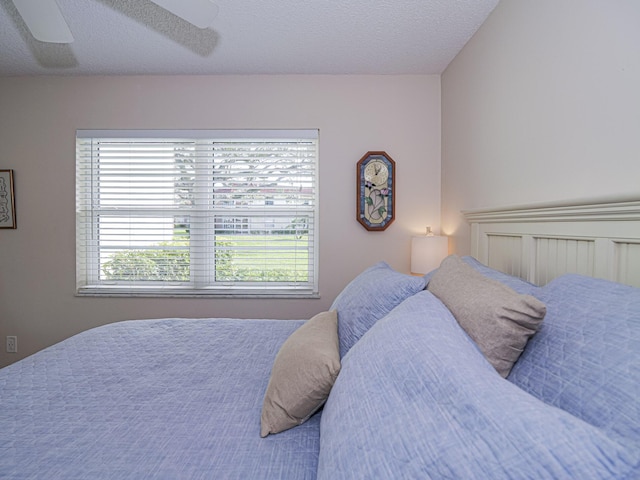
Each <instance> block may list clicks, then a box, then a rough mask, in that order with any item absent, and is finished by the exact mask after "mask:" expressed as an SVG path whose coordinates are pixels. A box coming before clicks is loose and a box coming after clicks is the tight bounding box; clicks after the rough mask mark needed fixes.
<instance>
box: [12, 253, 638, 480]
mask: <svg viewBox="0 0 640 480" xmlns="http://www.w3.org/2000/svg"><path fill="white" fill-rule="evenodd" d="M468 263H471V264H472V265H473V266H474V267H475V268H476V269H478V270H479V271H481V273H483V274H484V275H486V276H490V277H492V278H494V279H497V280H499V281H502V282H504V283H506V284H507V285H509V286H510V287H511V288H513V289H515V290H517V291H519V292H522V293H527V294H530V295H534V296H536V297H538V298H539V299H540V300H542V301H543V302H545V304H546V307H547V315H546V317H545V319H544V323H543V326H542V328H541V329H540V331H539V332H538V333H537V334H536V336H534V337H533V339H532V340H530V341H529V344H528V345H527V347H526V348H525V351H524V353H523V354H522V356H521V357H520V359H519V360H518V362H517V363H516V364H515V366H514V368H513V369H512V371H511V374H510V376H509V377H508V378H507V379H504V378H502V377H501V376H500V375H499V374H498V373H497V372H496V370H495V369H494V368H493V367H492V366H491V364H490V363H489V362H488V361H487V360H486V359H485V358H484V356H483V355H482V353H481V351H480V350H479V349H478V347H477V346H476V345H475V343H474V342H473V341H472V340H471V339H470V337H469V336H467V334H466V333H465V332H464V330H462V329H461V328H460V326H459V324H458V323H457V322H456V320H455V318H454V317H453V315H452V314H451V312H450V311H449V310H448V309H447V308H446V307H445V306H444V304H443V303H442V302H440V300H438V298H436V297H435V296H434V295H432V294H431V292H429V291H419V292H418V293H415V291H411V292H409V291H406V292H404V295H406V298H402V299H401V298H397V297H398V296H397V295H396V293H397V292H391V293H392V295H387V298H390V297H393V302H394V303H393V305H392V304H388V305H387V304H385V305H384V308H377V310H376V309H372V308H371V307H372V305H374V306H377V307H379V306H380V305H379V304H380V303H384V302H382V299H383V298H384V295H383V294H384V290H385V289H387V288H388V286H389V285H390V282H389V281H386V280H385V276H387V275H390V276H391V278H394V279H395V280H398V274H397V273H395V272H390V271H388V270H389V269H388V268H386V267H385V268H377V269H375V270H374V273H375V275H374V276H373V277H372V278H373V280H372V281H370V282H367V279H366V276H365V278H364V279H363V278H360V279H359V280H358V282H357V286H358V288H351V289H347V290H346V293H344V295H342V296H341V297H340V298H341V299H342V303H340V302H337V307H336V308H337V309H338V314H339V317H340V313H341V310H340V309H342V319H343V320H344V319H345V318H347V314H348V313H351V314H354V313H355V314H354V315H352V320H353V321H356V322H363V323H362V324H358V325H357V326H358V327H362V328H359V329H358V330H357V331H358V338H355V337H354V338H353V342H352V343H353V345H350V348H349V349H348V350H346V353H345V355H344V357H343V358H342V369H341V371H340V374H339V375H338V378H337V380H336V383H335V385H334V386H333V389H332V391H331V394H330V395H329V398H328V400H327V403H326V404H325V406H324V410H323V411H322V412H321V414H320V413H318V414H316V415H314V416H312V417H311V419H310V420H309V421H308V422H306V423H304V424H302V425H300V426H297V427H294V428H292V429H290V430H287V431H284V432H282V433H279V434H276V435H269V436H268V437H267V438H260V412H261V408H262V401H263V396H264V392H265V390H266V386H267V383H268V381H269V376H270V371H271V367H272V364H273V360H274V358H275V356H276V354H277V352H278V350H279V348H280V346H281V345H282V344H283V343H284V341H285V340H286V339H287V338H288V337H289V335H290V334H291V333H292V332H293V331H294V330H295V329H297V328H298V327H299V326H300V325H302V323H303V322H302V321H282V320H231V319H206V320H184V319H164V320H143V321H129V322H121V323H115V324H111V325H107V326H104V327H99V328H97V329H93V330H90V331H87V332H85V333H82V334H79V335H76V336H75V337H72V338H71V339H69V340H66V341H64V342H62V343H60V344H58V345H55V346H53V347H50V348H48V349H46V350H44V351H42V352H40V353H37V354H35V355H33V356H31V357H29V358H27V359H24V360H22V361H20V362H17V363H15V364H13V365H11V366H9V367H6V368H4V369H2V370H0V479H2V480H8V479H12V480H15V479H47V480H48V479H65V480H72V479H98V480H101V479H112V478H113V479H147V478H153V479H164V478H166V479H199V478H200V479H306V478H309V479H313V478H316V477H317V478H319V479H331V480H333V479H352V478H359V479H393V480H395V479H405V478H406V479H438V480H440V479H456V480H459V479H491V480H499V479H503V480H513V479H532V480H541V479H549V480H551V479H553V480H556V479H568V480H569V479H571V480H573V479H589V480H592V479H615V480H619V479H630V480H631V479H639V478H640V400H639V399H640V289H635V288H631V287H625V286H622V285H618V284H614V283H611V282H605V281H601V280H594V279H588V278H586V277H580V276H575V275H567V276H564V277H561V278H558V279H556V280H554V281H552V282H550V283H549V284H548V285H546V286H545V287H542V288H540V287H536V286H534V285H531V284H528V283H526V282H523V281H522V280H519V279H514V278H513V277H508V276H506V275H504V274H501V273H499V272H495V271H492V270H491V269H489V268H488V267H484V266H482V265H479V264H477V262H474V261H472V260H468ZM370 274H371V271H370V272H369V275H370ZM370 276H371V275H370ZM403 280H404V279H403ZM376 287H377V288H378V290H376ZM381 292H382V293H381ZM361 296H362V299H361V298H360V297H361ZM345 297H349V298H346V299H345ZM372 298H373V300H372ZM343 305H348V307H349V308H348V309H346V308H345V307H344V306H343ZM374 310H375V311H377V312H378V313H379V315H380V318H378V317H375V316H371V315H372V314H371V313H370V312H372V311H374ZM363 316H366V317H367V318H364V319H363V318H362V317H363ZM354 331H355V330H354Z"/></svg>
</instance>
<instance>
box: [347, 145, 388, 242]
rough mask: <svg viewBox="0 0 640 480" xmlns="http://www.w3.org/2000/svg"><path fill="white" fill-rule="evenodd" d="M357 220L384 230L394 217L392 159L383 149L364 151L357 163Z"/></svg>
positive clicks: (373, 229) (372, 227)
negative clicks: (379, 150)
mask: <svg viewBox="0 0 640 480" xmlns="http://www.w3.org/2000/svg"><path fill="white" fill-rule="evenodd" d="M357 189H358V205H357V212H356V215H357V219H358V222H360V224H362V226H363V227H364V228H366V229H367V230H372V231H376V230H385V229H386V228H387V227H388V226H389V225H390V224H391V222H393V216H394V201H393V197H394V194H395V192H394V189H395V162H394V161H393V159H392V158H391V157H390V156H389V155H387V154H386V153H385V152H367V154H366V155H365V156H364V157H362V158H361V159H360V161H359V162H358V165H357Z"/></svg>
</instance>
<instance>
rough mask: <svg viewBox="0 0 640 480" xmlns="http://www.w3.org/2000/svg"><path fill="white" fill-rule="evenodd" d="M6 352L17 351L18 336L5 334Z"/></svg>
mask: <svg viewBox="0 0 640 480" xmlns="http://www.w3.org/2000/svg"><path fill="white" fill-rule="evenodd" d="M7 353H18V337H16V336H15V335H7Z"/></svg>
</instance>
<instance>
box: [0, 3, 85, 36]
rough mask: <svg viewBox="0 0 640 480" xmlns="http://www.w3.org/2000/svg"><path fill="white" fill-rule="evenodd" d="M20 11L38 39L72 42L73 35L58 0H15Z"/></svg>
mask: <svg viewBox="0 0 640 480" xmlns="http://www.w3.org/2000/svg"><path fill="white" fill-rule="evenodd" d="M13 4H14V5H15V6H16V9H17V10H18V13H20V16H21V17H22V19H23V20H24V23H26V24H27V27H28V28H29V30H30V31H31V34H32V35H33V37H34V38H35V39H36V40H40V41H41V42H49V43H71V42H73V35H71V30H69V27H68V25H67V22H65V20H64V17H63V16H62V13H61V12H60V9H59V8H58V4H57V3H56V0H13Z"/></svg>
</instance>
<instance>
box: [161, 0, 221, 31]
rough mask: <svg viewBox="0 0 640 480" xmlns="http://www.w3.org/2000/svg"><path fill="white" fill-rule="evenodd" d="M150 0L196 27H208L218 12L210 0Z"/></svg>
mask: <svg viewBox="0 0 640 480" xmlns="http://www.w3.org/2000/svg"><path fill="white" fill-rule="evenodd" d="M151 1H152V2H153V3H155V4H157V5H160V6H161V7H162V8H164V9H165V10H168V11H170V12H171V13H173V14H174V15H176V16H178V17H180V18H182V19H183V20H186V21H187V22H189V23H191V24H192V25H195V26H196V27H198V28H207V27H210V26H211V24H212V23H213V19H214V18H216V15H217V14H218V6H217V5H216V4H215V3H213V2H212V1H211V0H151Z"/></svg>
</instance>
